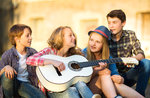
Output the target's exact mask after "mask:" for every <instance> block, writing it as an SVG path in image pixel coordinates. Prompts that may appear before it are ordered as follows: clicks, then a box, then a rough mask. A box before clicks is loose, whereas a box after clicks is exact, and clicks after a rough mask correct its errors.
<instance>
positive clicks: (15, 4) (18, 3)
mask: <svg viewBox="0 0 150 98" xmlns="http://www.w3.org/2000/svg"><path fill="white" fill-rule="evenodd" d="M2 2H3V3H2ZM6 2H7V3H6ZM114 9H122V10H123V11H124V12H125V13H126V15H127V23H126V25H125V28H124V29H130V30H134V31H135V32H136V35H137V37H138V38H139V39H140V41H141V45H142V48H143V50H144V51H145V54H146V57H147V58H149V57H150V45H149V43H150V35H149V33H148V32H149V30H150V0H0V34H1V35H2V36H1V39H0V51H1V53H2V52H3V51H4V50H5V49H6V48H8V47H10V46H9V45H8V44H7V43H8V37H7V33H8V32H7V30H8V29H9V28H10V26H11V25H13V24H15V23H22V24H26V25H29V26H30V27H31V28H32V30H33V34H32V37H33V41H32V47H33V48H35V49H36V50H38V51H39V50H41V49H43V48H45V47H46V46H47V39H48V37H49V36H50V35H51V33H52V31H53V30H54V29H56V28H57V27H58V26H64V25H67V26H70V27H72V29H73V31H74V32H75V33H76V34H77V37H78V46H79V47H81V48H84V47H86V45H87V40H88V34H87V32H88V31H89V30H93V29H95V28H96V27H97V26H99V25H105V26H107V19H106V15H107V13H109V12H110V11H111V10H114ZM1 13H2V14H1ZM6 16H7V17H6Z"/></svg>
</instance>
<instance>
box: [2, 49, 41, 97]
mask: <svg viewBox="0 0 150 98" xmlns="http://www.w3.org/2000/svg"><path fill="white" fill-rule="evenodd" d="M26 50H27V55H26V58H27V57H29V56H31V55H33V54H34V53H37V51H36V50H35V49H33V48H29V47H26ZM6 65H10V66H11V67H12V68H14V69H15V70H16V71H17V73H18V68H19V56H18V54H17V50H16V48H15V47H12V48H11V49H9V50H7V51H5V52H4V53H3V55H2V57H1V60H0V70H1V69H3V68H4V67H5V66H6ZM35 68H36V67H35V66H29V65H27V71H28V73H29V75H28V79H29V81H30V83H31V84H32V85H34V86H37V83H38V79H37V76H36V72H35ZM0 95H2V94H1V93H0Z"/></svg>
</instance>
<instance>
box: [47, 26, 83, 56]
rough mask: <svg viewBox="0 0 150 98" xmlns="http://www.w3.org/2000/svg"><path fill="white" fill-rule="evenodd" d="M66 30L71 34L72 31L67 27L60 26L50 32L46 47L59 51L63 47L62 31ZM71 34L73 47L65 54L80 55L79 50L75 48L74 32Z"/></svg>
mask: <svg viewBox="0 0 150 98" xmlns="http://www.w3.org/2000/svg"><path fill="white" fill-rule="evenodd" d="M66 28H68V29H70V30H71V31H72V32H73V30H72V29H71V27H69V26H60V27H58V28H56V29H55V30H54V31H53V32H52V34H51V36H50V38H49V39H48V45H49V46H50V47H51V48H54V49H57V50H60V49H61V48H62V47H63V42H64V41H63V36H64V35H63V30H64V29H66ZM73 34H74V36H75V47H72V48H70V49H69V51H68V52H67V56H71V55H74V54H82V53H81V51H80V49H78V48H77V37H76V35H75V33H74V32H73Z"/></svg>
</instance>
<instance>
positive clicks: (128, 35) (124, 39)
mask: <svg viewBox="0 0 150 98" xmlns="http://www.w3.org/2000/svg"><path fill="white" fill-rule="evenodd" d="M109 48H110V53H111V55H112V56H113V57H131V56H134V55H137V54H139V53H141V54H143V55H144V51H143V50H142V49H141V44H140V42H139V40H138V39H137V37H136V35H135V32H133V31H131V30H123V33H122V36H121V39H120V40H119V41H114V40H112V39H111V40H109ZM144 56H145V55H144ZM117 67H118V70H119V72H120V73H125V72H126V71H128V70H129V69H130V68H128V67H126V66H124V65H119V64H117Z"/></svg>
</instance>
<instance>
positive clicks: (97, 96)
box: [92, 94, 101, 98]
mask: <svg viewBox="0 0 150 98" xmlns="http://www.w3.org/2000/svg"><path fill="white" fill-rule="evenodd" d="M92 98H101V95H100V94H94V95H93V96H92Z"/></svg>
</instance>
